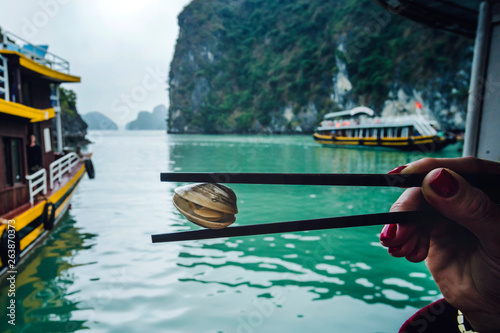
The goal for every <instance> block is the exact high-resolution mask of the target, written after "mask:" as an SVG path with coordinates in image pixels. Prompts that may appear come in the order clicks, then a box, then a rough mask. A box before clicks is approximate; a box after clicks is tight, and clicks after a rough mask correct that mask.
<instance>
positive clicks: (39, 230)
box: [19, 224, 44, 251]
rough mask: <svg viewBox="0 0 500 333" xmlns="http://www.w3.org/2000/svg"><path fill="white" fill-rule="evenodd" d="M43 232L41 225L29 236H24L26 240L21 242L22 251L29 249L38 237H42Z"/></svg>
mask: <svg viewBox="0 0 500 333" xmlns="http://www.w3.org/2000/svg"><path fill="white" fill-rule="evenodd" d="M43 231H44V229H43V224H40V225H39V226H38V227H36V228H35V229H33V231H32V232H30V233H29V234H27V235H26V236H24V238H23V239H21V241H20V242H19V247H20V250H21V251H22V250H24V249H25V248H27V247H28V246H29V245H30V244H31V243H33V242H34V241H35V240H36V239H37V238H38V237H40V235H41V234H42V233H43Z"/></svg>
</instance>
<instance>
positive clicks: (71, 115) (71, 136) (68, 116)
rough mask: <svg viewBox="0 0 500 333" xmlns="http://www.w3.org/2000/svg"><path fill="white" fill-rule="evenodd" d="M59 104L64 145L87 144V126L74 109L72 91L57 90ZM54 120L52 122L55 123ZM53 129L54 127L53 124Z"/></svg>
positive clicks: (73, 94)
mask: <svg viewBox="0 0 500 333" xmlns="http://www.w3.org/2000/svg"><path fill="white" fill-rule="evenodd" d="M59 102H60V105H61V119H62V131H63V133H62V134H63V138H64V145H69V146H74V145H77V144H81V143H85V142H87V141H86V139H85V135H86V134H87V127H88V126H87V124H86V123H85V122H84V121H83V119H82V117H81V116H80V114H79V113H78V111H77V109H76V94H75V92H74V91H73V90H70V89H64V88H61V87H60V88H59ZM55 121H56V120H55V118H54V122H55ZM54 128H56V125H55V123H54Z"/></svg>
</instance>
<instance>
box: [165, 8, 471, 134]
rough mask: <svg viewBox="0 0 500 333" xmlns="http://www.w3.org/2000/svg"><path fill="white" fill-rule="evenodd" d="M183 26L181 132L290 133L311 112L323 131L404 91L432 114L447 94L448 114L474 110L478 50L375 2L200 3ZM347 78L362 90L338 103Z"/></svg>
mask: <svg viewBox="0 0 500 333" xmlns="http://www.w3.org/2000/svg"><path fill="white" fill-rule="evenodd" d="M179 25H180V29H181V32H180V35H179V39H178V42H177V46H176V52H175V56H174V60H173V61H172V65H171V72H170V110H169V114H170V120H169V130H170V131H171V132H184V131H186V132H205V133H224V132H248V131H261V130H262V129H265V128H270V131H275V130H274V129H276V128H279V126H281V127H282V128H285V131H288V130H292V129H293V128H296V127H297V126H301V125H302V124H301V122H303V121H304V119H305V118H304V117H302V118H301V117H300V116H299V115H300V113H304V112H306V111H307V109H311V107H310V106H311V105H313V106H314V107H313V110H317V111H316V112H315V113H314V120H315V121H317V120H318V119H319V118H320V116H321V115H322V114H324V113H326V112H330V111H334V110H338V109H340V108H343V107H346V105H347V104H351V105H358V104H362V105H367V106H370V107H372V108H374V109H375V110H380V109H381V108H382V107H383V105H384V102H385V101H386V100H387V99H389V98H391V93H392V94H393V95H394V94H395V93H397V91H398V90H400V89H403V90H404V91H406V92H407V93H409V94H411V92H412V91H413V90H415V89H418V90H420V91H423V96H422V98H423V99H427V100H428V104H429V105H430V106H433V105H434V104H433V103H434V102H436V103H437V101H436V100H434V99H436V98H437V97H436V96H434V95H433V93H434V92H436V91H438V92H439V93H440V94H442V95H444V96H446V101H445V102H443V101H442V100H441V101H439V103H441V104H440V105H441V106H445V107H446V106H448V107H449V105H458V107H459V108H461V107H463V108H465V103H466V98H467V89H468V83H469V82H468V66H469V64H470V59H471V54H472V53H471V52H472V48H471V45H472V41H471V40H468V39H465V38H462V37H458V36H453V35H450V34H448V33H445V32H441V31H436V30H433V29H431V28H427V27H425V26H423V25H420V24H417V23H414V22H410V21H408V20H405V19H403V18H401V17H398V16H396V15H394V14H391V13H389V12H387V11H385V10H384V9H382V8H381V7H379V6H377V5H376V4H375V3H374V2H373V1H372V0H356V1H355V0H348V1H339V0H331V1H322V0H296V1H285V0H238V1H236V0H194V1H193V2H192V3H191V4H190V5H189V6H187V7H186V8H185V10H184V11H183V12H182V13H181V14H180V15H179ZM339 66H342V67H345V68H343V69H341V68H339ZM464 68H465V73H466V74H465V75H464V74H463V73H462V72H464V71H463V69H464ZM339 70H345V71H346V73H345V74H346V76H347V77H348V80H349V81H350V83H351V84H352V89H348V90H346V91H344V92H342V96H336V97H337V98H335V96H332V94H335V91H334V78H335V75H337V73H338V72H339ZM460 73H462V74H460ZM446 103H448V105H443V104H446ZM285 107H288V108H289V109H291V111H292V116H289V117H288V118H287V119H286V120H284V123H283V116H282V114H283V109H284V108H285ZM280 122H281V123H280ZM281 131H282V130H281Z"/></svg>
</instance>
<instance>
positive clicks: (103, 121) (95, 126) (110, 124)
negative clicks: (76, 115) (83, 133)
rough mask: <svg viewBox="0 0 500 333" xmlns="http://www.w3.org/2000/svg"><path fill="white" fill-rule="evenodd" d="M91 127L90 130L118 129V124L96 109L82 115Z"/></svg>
mask: <svg viewBox="0 0 500 333" xmlns="http://www.w3.org/2000/svg"><path fill="white" fill-rule="evenodd" d="M82 118H83V121H85V122H86V123H87V124H88V125H89V127H88V129H89V130H117V129H118V125H116V124H115V122H114V121H113V120H111V119H109V118H108V117H106V116H105V115H103V114H102V113H100V112H97V111H94V112H89V113H87V114H84V115H83V116H82Z"/></svg>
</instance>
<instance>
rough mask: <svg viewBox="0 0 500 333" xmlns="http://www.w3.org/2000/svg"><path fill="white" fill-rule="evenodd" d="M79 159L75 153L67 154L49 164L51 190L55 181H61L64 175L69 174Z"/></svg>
mask: <svg viewBox="0 0 500 333" xmlns="http://www.w3.org/2000/svg"><path fill="white" fill-rule="evenodd" d="M79 159H80V158H79V157H78V155H77V154H76V153H69V154H66V155H64V156H63V157H61V158H59V159H57V160H55V161H54V162H52V163H50V167H49V175H50V189H51V190H52V189H53V188H54V183H55V182H56V181H61V179H62V177H63V176H64V174H65V173H67V172H68V173H69V172H71V170H72V169H73V167H74V166H75V165H76V164H77V163H78V161H79Z"/></svg>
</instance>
